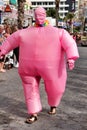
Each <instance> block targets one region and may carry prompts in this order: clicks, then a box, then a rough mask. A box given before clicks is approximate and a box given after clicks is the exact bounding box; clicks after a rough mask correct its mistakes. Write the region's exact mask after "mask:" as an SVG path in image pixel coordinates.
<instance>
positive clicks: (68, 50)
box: [0, 9, 79, 113]
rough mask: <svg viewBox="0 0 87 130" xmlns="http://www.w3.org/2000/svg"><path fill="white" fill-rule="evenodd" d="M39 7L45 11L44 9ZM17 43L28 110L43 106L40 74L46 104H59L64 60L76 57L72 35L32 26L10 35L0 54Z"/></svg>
mask: <svg viewBox="0 0 87 130" xmlns="http://www.w3.org/2000/svg"><path fill="white" fill-rule="evenodd" d="M37 10H39V9H37ZM37 10H36V12H35V13H36V16H37V12H38V11H37ZM41 11H42V12H43V13H42V14H44V10H43V9H42V10H41ZM38 15H39V14H38ZM40 16H41V13H40ZM39 18H41V17H38V20H39ZM42 19H43V20H42V21H44V18H42ZM36 20H37V19H36ZM38 20H37V21H38ZM42 21H41V19H40V22H39V23H40V24H42V23H43V22H42ZM17 46H19V49H20V52H19V69H18V71H19V74H20V77H21V79H22V83H23V86H24V94H25V99H26V103H27V108H28V113H36V112H39V111H41V109H42V105H41V102H40V94H39V82H40V79H41V78H43V80H44V82H45V90H46V92H47V96H48V103H49V105H50V106H58V105H59V103H60V101H61V98H62V95H63V93H64V91H65V86H66V79H67V73H66V60H69V59H73V60H76V59H77V58H79V54H78V49H77V46H76V43H75V41H74V39H73V38H72V37H71V36H70V35H69V33H68V32H67V31H66V30H64V29H58V28H56V27H52V26H51V25H48V26H46V27H33V26H32V27H29V28H26V29H23V30H20V31H17V32H15V33H13V34H12V35H11V36H9V37H8V38H7V39H6V41H5V42H4V44H3V45H2V47H1V52H0V55H2V54H7V53H8V51H11V50H12V49H14V48H16V47H17ZM65 54H66V55H65Z"/></svg>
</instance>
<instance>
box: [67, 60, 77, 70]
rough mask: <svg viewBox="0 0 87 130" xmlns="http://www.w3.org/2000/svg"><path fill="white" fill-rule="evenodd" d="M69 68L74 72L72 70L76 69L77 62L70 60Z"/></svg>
mask: <svg viewBox="0 0 87 130" xmlns="http://www.w3.org/2000/svg"><path fill="white" fill-rule="evenodd" d="M67 63H68V68H69V69H70V70H72V69H74V66H75V65H74V63H75V61H74V60H72V59H70V60H68V62H67Z"/></svg>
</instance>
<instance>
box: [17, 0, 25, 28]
mask: <svg viewBox="0 0 87 130" xmlns="http://www.w3.org/2000/svg"><path fill="white" fill-rule="evenodd" d="M25 2H26V0H18V28H19V29H22V28H23V26H22V23H23V20H24V4H25Z"/></svg>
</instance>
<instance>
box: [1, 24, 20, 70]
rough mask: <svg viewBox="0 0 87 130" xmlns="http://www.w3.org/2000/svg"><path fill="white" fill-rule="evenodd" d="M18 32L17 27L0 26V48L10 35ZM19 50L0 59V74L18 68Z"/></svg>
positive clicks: (16, 49)
mask: <svg viewBox="0 0 87 130" xmlns="http://www.w3.org/2000/svg"><path fill="white" fill-rule="evenodd" d="M17 30H18V27H17V25H12V26H11V25H10V24H6V23H3V24H0V46H1V45H2V44H3V42H4V41H5V40H6V38H7V37H9V36H10V35H11V34H12V33H14V32H15V31H17ZM18 62H19V48H15V49H14V50H12V51H10V52H9V53H8V54H6V55H5V56H4V57H3V58H2V59H0V72H6V70H7V69H11V68H12V67H18V65H19V63H18Z"/></svg>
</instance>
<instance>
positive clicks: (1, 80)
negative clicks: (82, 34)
mask: <svg viewBox="0 0 87 130" xmlns="http://www.w3.org/2000/svg"><path fill="white" fill-rule="evenodd" d="M78 48H79V52H80V59H79V60H78V61H77V62H76V66H75V69H74V70H73V71H68V80H67V86H66V91H65V94H64V96H63V98H62V101H61V103H60V105H59V107H58V108H57V114H56V115H53V116H50V115H48V113H47V112H48V110H49V106H48V104H47V100H46V98H47V97H46V93H45V91H44V84H43V81H41V85H40V91H41V101H42V106H43V111H42V112H41V113H40V114H39V119H38V121H37V122H35V123H34V124H32V125H29V124H25V123H24V121H25V119H26V117H27V116H28V115H27V109H26V105H25V101H24V95H23V88H22V85H21V80H20V78H19V75H18V73H17V69H16V68H13V69H11V70H7V72H6V73H0V130H87V47H80V46H79V47H78Z"/></svg>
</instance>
